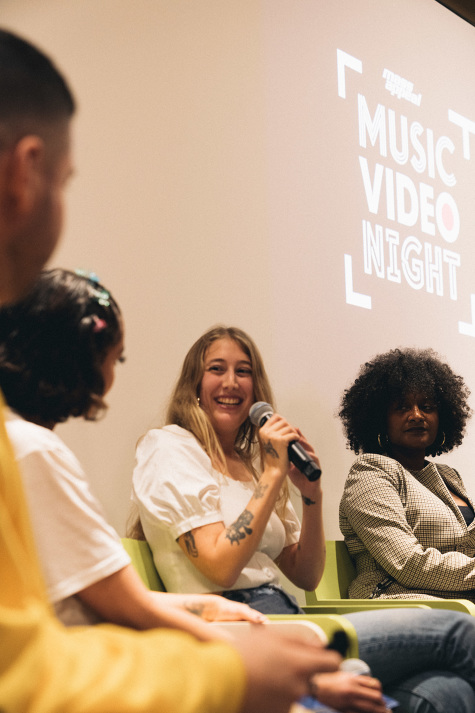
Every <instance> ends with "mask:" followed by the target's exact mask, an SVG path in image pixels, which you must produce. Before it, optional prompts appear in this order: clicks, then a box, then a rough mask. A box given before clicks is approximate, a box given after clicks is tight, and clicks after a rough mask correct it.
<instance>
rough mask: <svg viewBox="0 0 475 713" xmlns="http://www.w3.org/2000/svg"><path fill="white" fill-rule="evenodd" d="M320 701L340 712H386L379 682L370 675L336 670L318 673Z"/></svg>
mask: <svg viewBox="0 0 475 713" xmlns="http://www.w3.org/2000/svg"><path fill="white" fill-rule="evenodd" d="M315 683H316V685H317V697H318V700H319V701H320V702H321V703H325V705H327V706H330V707H331V708H336V710H338V711H341V712H342V713H386V711H387V708H386V706H385V705H384V702H383V698H382V689H381V684H380V682H379V681H378V680H377V679H376V678H372V677H371V676H355V675H354V673H347V672H346V671H337V672H336V673H324V674H318V676H317V677H316V678H315Z"/></svg>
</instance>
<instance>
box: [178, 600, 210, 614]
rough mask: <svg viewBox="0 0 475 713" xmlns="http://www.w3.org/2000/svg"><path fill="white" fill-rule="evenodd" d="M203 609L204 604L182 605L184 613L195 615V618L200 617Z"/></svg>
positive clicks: (191, 603)
mask: <svg viewBox="0 0 475 713" xmlns="http://www.w3.org/2000/svg"><path fill="white" fill-rule="evenodd" d="M204 608H205V607H204V604H195V603H193V602H185V603H184V604H183V609H185V611H188V612H190V614H196V616H202V615H203V611H204Z"/></svg>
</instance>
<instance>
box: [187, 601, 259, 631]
mask: <svg viewBox="0 0 475 713" xmlns="http://www.w3.org/2000/svg"><path fill="white" fill-rule="evenodd" d="M196 598H197V599H199V601H200V604H202V609H201V613H200V616H201V617H202V618H203V619H205V620H206V621H251V622H253V623H254V624H263V623H264V622H265V621H267V617H266V616H264V614H261V612H258V611H256V609H252V608H251V607H249V606H248V605H247V604H241V603H240V602H232V601H230V600H229V599H226V597H220V596H219V595H217V594H203V595H196Z"/></svg>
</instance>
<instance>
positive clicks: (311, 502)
mask: <svg viewBox="0 0 475 713" xmlns="http://www.w3.org/2000/svg"><path fill="white" fill-rule="evenodd" d="M302 501H303V504H304V505H315V500H311V499H310V498H306V497H305V495H302Z"/></svg>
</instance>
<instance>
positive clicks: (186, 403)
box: [130, 325, 289, 539]
mask: <svg viewBox="0 0 475 713" xmlns="http://www.w3.org/2000/svg"><path fill="white" fill-rule="evenodd" d="M219 339H231V340H232V341H234V342H236V344H238V345H239V346H240V348H241V349H242V351H243V352H244V353H245V354H246V356H247V357H248V359H249V360H250V362H251V369H252V383H253V390H254V394H253V396H254V401H266V402H267V403H269V404H271V406H272V407H273V408H274V397H273V395H272V389H271V386H270V383H269V379H268V377H267V374H266V371H265V368H264V362H263V360H262V357H261V355H260V352H259V350H258V348H257V347H256V345H255V344H254V342H253V340H252V339H251V338H250V336H249V335H248V334H246V332H244V331H243V330H242V329H239V328H238V327H225V326H223V325H217V326H215V327H212V328H211V329H209V330H208V331H207V332H205V333H204V334H203V335H202V336H201V337H200V338H199V339H197V341H196V342H195V343H194V344H193V346H192V347H191V349H190V350H189V351H188V354H187V355H186V357H185V360H184V362H183V366H182V369H181V373H180V376H179V377H178V380H177V382H176V384H175V388H174V390H173V392H172V395H171V397H170V401H169V404H168V409H167V412H166V419H165V420H166V423H167V424H176V425H177V426H181V427H182V428H185V429H186V430H187V431H190V432H191V433H192V434H193V435H194V436H195V438H196V439H197V441H198V442H199V443H200V445H201V447H202V448H203V450H204V451H205V452H206V453H207V455H208V456H209V458H210V460H211V463H212V464H213V467H214V468H215V469H216V470H218V471H219V472H221V473H224V474H225V473H226V471H227V467H226V458H225V455H224V452H223V449H222V446H221V443H220V441H219V438H218V436H217V434H216V431H215V430H214V428H213V426H212V424H211V421H210V420H209V418H208V416H207V414H206V413H205V411H203V409H202V408H201V407H200V404H199V400H198V397H199V393H200V387H201V380H202V378H203V373H204V363H205V358H206V352H207V351H208V349H209V347H210V346H211V344H213V342H216V341H217V340H219ZM257 431H258V428H257V427H256V426H254V425H253V424H252V423H251V421H250V419H249V417H247V418H246V420H245V421H244V423H243V424H242V425H241V427H240V429H239V432H238V434H237V437H236V441H235V451H236V453H237V454H238V455H239V456H240V457H241V459H242V460H243V461H244V463H245V464H246V466H247V467H248V468H249V470H250V471H251V473H252V476H253V478H254V480H256V481H258V480H259V476H260V471H261V470H262V467H263V452H262V448H261V446H260V442H259V439H258V437H257ZM256 463H258V464H259V465H258V467H256ZM288 499H289V489H288V485H287V483H284V485H283V487H282V489H281V492H280V495H279V498H278V500H277V503H276V512H277V514H278V515H279V517H280V518H281V520H283V521H284V513H285V507H286V504H287V501H288ZM130 536H135V537H141V538H142V539H144V536H143V531H142V528H141V525H140V520H137V521H136V522H135V523H134V525H133V526H132V528H131V531H130Z"/></svg>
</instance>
